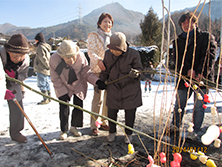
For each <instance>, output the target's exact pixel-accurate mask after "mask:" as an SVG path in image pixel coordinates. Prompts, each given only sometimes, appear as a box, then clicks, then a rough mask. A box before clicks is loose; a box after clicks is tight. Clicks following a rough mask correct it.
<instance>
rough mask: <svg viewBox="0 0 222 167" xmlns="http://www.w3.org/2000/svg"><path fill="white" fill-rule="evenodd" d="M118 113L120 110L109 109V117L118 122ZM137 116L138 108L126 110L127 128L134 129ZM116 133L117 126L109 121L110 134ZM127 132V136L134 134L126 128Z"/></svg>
mask: <svg viewBox="0 0 222 167" xmlns="http://www.w3.org/2000/svg"><path fill="white" fill-rule="evenodd" d="M118 112H119V110H118V109H111V108H108V117H109V118H111V119H113V120H114V121H116V120H117V113H118ZM135 115H136V108H133V109H129V110H125V125H126V126H129V127H131V128H133V126H134V121H135ZM115 132H116V124H115V123H113V122H111V121H109V133H115ZM125 132H126V134H127V135H131V134H132V133H133V132H132V131H131V130H129V129H126V128H125Z"/></svg>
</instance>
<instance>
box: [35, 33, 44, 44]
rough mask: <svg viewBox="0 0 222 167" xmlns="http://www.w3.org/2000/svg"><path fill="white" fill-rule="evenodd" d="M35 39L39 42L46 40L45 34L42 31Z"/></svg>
mask: <svg viewBox="0 0 222 167" xmlns="http://www.w3.org/2000/svg"><path fill="white" fill-rule="evenodd" d="M35 39H36V40H38V41H39V42H44V41H45V38H44V35H43V33H42V32H40V33H38V34H37V35H36V36H35Z"/></svg>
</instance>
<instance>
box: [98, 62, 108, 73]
mask: <svg viewBox="0 0 222 167" xmlns="http://www.w3.org/2000/svg"><path fill="white" fill-rule="evenodd" d="M98 66H99V68H100V69H101V70H102V71H105V70H106V67H105V66H104V64H103V61H102V60H99V62H98Z"/></svg>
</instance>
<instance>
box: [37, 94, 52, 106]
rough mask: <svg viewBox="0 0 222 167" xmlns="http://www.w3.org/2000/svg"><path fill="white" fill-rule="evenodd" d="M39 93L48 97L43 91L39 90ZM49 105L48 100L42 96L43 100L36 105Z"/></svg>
mask: <svg viewBox="0 0 222 167" xmlns="http://www.w3.org/2000/svg"><path fill="white" fill-rule="evenodd" d="M41 92H42V93H43V94H44V95H48V93H47V92H46V91H45V90H41ZM48 103H49V99H48V98H46V97H44V96H43V100H42V101H41V102H39V103H37V104H38V105H42V104H48Z"/></svg>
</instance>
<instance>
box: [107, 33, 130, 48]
mask: <svg viewBox="0 0 222 167" xmlns="http://www.w3.org/2000/svg"><path fill="white" fill-rule="evenodd" d="M107 47H108V48H109V49H113V50H120V51H123V52H126V51H127V42H126V36H125V35H124V34H123V33H122V32H116V33H114V34H112V35H111V37H110V44H108V45H107Z"/></svg>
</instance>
